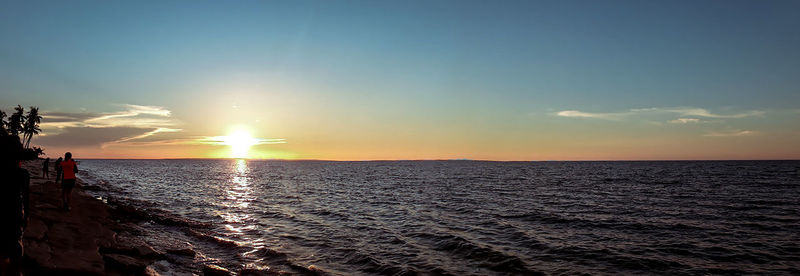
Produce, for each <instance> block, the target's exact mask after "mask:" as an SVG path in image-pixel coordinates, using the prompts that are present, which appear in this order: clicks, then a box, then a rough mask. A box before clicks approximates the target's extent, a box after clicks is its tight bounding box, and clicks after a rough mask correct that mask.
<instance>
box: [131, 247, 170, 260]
mask: <svg viewBox="0 0 800 276" xmlns="http://www.w3.org/2000/svg"><path fill="white" fill-rule="evenodd" d="M135 249H136V253H137V254H139V256H144V257H149V258H161V257H163V256H164V253H161V252H159V251H157V250H155V249H153V248H152V247H150V246H149V245H147V244H142V245H139V246H137V247H136V248H135Z"/></svg>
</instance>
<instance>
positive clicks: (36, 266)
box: [23, 160, 231, 275]
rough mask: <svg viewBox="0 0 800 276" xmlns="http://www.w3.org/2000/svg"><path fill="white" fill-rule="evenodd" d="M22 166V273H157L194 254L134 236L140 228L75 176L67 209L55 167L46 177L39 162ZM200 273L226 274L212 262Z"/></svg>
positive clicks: (187, 247)
mask: <svg viewBox="0 0 800 276" xmlns="http://www.w3.org/2000/svg"><path fill="white" fill-rule="evenodd" d="M23 168H25V169H27V170H28V171H29V172H30V174H31V185H30V209H31V210H30V211H29V221H28V226H27V228H26V229H25V234H24V239H23V242H24V246H25V255H24V257H23V271H24V273H25V275H159V273H158V267H157V264H158V262H160V261H162V260H169V259H170V258H178V257H181V258H187V257H188V258H192V257H193V256H194V255H195V254H196V252H195V251H194V250H193V248H192V246H191V245H190V244H177V245H173V246H169V247H168V248H164V246H163V245H162V246H160V247H159V249H154V248H153V246H151V245H150V244H148V243H147V242H145V241H144V240H143V239H141V238H140V237H139V235H138V234H139V233H137V232H138V231H139V230H140V229H141V228H139V227H138V226H137V225H135V224H134V223H132V222H130V220H127V219H125V218H124V216H121V215H120V214H119V213H124V212H125V210H117V209H119V208H111V207H110V206H109V205H107V204H105V203H104V202H103V201H102V200H100V199H97V198H94V197H92V196H90V195H88V194H87V193H85V192H84V191H83V183H82V182H81V181H80V180H78V184H77V187H76V188H75V189H74V190H73V195H72V209H71V210H70V211H66V210H64V209H62V208H61V198H60V195H61V187H60V184H56V183H55V171H54V170H52V171H51V172H50V175H49V179H48V178H45V177H44V176H43V175H42V170H41V161H40V160H33V161H27V162H23ZM51 168H52V166H51ZM202 272H203V274H207V275H230V274H231V273H230V272H229V271H228V270H226V269H224V268H221V267H218V266H212V265H209V266H208V267H204V268H203V269H202Z"/></svg>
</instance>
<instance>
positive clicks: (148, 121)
mask: <svg viewBox="0 0 800 276" xmlns="http://www.w3.org/2000/svg"><path fill="white" fill-rule="evenodd" d="M118 106H120V107H122V108H123V109H124V110H122V111H119V112H105V113H100V112H86V111H82V112H74V113H72V112H47V111H44V112H42V123H41V125H40V126H41V128H42V130H43V131H42V135H40V137H39V138H38V139H37V143H39V144H42V145H45V146H89V145H95V146H100V147H105V146H106V145H108V144H123V143H129V142H133V141H137V140H141V139H145V138H148V137H151V136H153V135H156V134H159V133H166V132H178V131H181V129H178V128H176V127H175V126H177V125H178V121H177V120H175V119H174V118H172V117H171V116H172V112H170V111H169V110H167V109H166V108H164V107H160V106H146V105H132V104H121V105H118Z"/></svg>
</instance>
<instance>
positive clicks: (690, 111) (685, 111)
mask: <svg viewBox="0 0 800 276" xmlns="http://www.w3.org/2000/svg"><path fill="white" fill-rule="evenodd" d="M664 111H665V112H672V113H678V114H680V115H681V116H696V117H706V118H733V119H737V118H745V117H756V116H764V111H759V110H752V111H747V112H743V113H734V114H714V113H711V112H709V111H708V110H706V109H703V108H676V109H664Z"/></svg>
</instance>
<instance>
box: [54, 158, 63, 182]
mask: <svg viewBox="0 0 800 276" xmlns="http://www.w3.org/2000/svg"><path fill="white" fill-rule="evenodd" d="M62 160H64V159H61V157H59V158H58V159H56V184H58V181H59V180H61V176H62V175H63V173H64V171H62V170H61V161H62Z"/></svg>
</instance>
